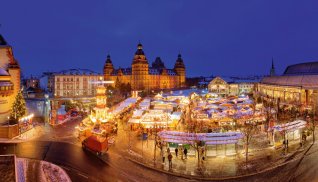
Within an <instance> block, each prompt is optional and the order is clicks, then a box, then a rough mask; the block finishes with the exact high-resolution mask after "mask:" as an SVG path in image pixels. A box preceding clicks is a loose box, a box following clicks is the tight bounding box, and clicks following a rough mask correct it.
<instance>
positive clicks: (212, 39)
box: [0, 0, 318, 76]
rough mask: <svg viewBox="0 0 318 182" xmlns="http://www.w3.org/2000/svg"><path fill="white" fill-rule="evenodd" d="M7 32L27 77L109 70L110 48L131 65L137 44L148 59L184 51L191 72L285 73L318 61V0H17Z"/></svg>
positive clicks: (4, 6)
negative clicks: (273, 69) (289, 67)
mask: <svg viewBox="0 0 318 182" xmlns="http://www.w3.org/2000/svg"><path fill="white" fill-rule="evenodd" d="M0 24H2V27H1V28H0V33H1V34H2V35H3V36H4V37H5V38H6V40H7V42H9V43H10V44H11V45H12V46H13V47H14V54H15V57H16V58H17V59H18V60H19V62H20V65H21V67H22V69H23V72H24V74H25V75H30V74H34V75H36V74H40V73H42V72H44V71H58V70H62V69H67V68H88V69H91V70H94V71H97V72H102V67H103V64H104V61H105V58H106V55H107V54H108V53H110V54H111V57H112V60H113V63H114V65H115V66H116V67H118V66H121V67H129V66H130V64H131V62H132V58H133V55H134V52H135V50H136V46H137V44H138V41H139V40H140V41H141V43H142V44H143V46H144V51H145V54H146V56H147V58H148V61H149V62H152V61H154V59H155V57H156V56H160V57H161V58H162V60H163V61H164V62H165V64H166V66H168V67H173V65H174V63H175V60H176V58H177V54H178V52H179V51H180V52H181V54H182V56H183V59H184V62H185V64H186V67H187V75H188V76H199V75H204V76H208V75H212V74H213V75H254V74H267V73H268V72H269V69H270V65H271V59H272V57H274V61H275V65H276V68H277V72H278V73H282V72H283V71H284V69H285V67H286V66H287V65H289V64H294V63H299V62H307V61H314V60H318V1H314V0H312V1H311V0H306V1H293V0H287V1H277V0H263V1H261V0H206V1H204V0H160V1H151V0H144V1H138V0H136V1H120V0H92V1H87V0H85V1H84V0H72V1H71V0H54V1H48V0H27V1H26V0H20V1H19V0H16V1H13V0H10V1H2V2H1V7H0Z"/></svg>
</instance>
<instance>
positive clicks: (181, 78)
mask: <svg viewBox="0 0 318 182" xmlns="http://www.w3.org/2000/svg"><path fill="white" fill-rule="evenodd" d="M174 71H175V72H176V73H177V74H178V82H179V83H178V86H179V87H184V86H185V81H186V79H185V77H186V73H185V65H184V63H183V59H182V57H181V54H178V59H177V61H176V63H175V65H174Z"/></svg>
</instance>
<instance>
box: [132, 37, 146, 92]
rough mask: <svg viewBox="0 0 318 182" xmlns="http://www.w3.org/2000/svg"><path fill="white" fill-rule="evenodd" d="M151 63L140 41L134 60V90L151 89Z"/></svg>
mask: <svg viewBox="0 0 318 182" xmlns="http://www.w3.org/2000/svg"><path fill="white" fill-rule="evenodd" d="M148 82H149V64H148V60H147V58H146V56H145V54H144V51H143V50H142V44H141V43H139V44H138V46H137V51H136V52H135V56H134V59H133V62H132V84H131V87H132V89H133V90H149V84H148Z"/></svg>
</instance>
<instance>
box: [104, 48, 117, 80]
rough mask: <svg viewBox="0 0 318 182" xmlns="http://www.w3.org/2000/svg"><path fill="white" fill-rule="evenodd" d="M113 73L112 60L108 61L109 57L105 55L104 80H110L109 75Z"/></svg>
mask: <svg viewBox="0 0 318 182" xmlns="http://www.w3.org/2000/svg"><path fill="white" fill-rule="evenodd" d="M113 71H114V66H113V63H112V60H111V59H110V55H109V54H108V55H107V59H106V61H105V65H104V70H103V72H104V80H111V79H110V75H111V74H112V73H113Z"/></svg>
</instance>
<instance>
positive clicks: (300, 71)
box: [284, 62, 318, 75]
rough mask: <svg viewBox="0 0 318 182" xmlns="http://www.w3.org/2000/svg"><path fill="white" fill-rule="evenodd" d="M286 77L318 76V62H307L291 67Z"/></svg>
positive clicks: (287, 69)
mask: <svg viewBox="0 0 318 182" xmlns="http://www.w3.org/2000/svg"><path fill="white" fill-rule="evenodd" d="M284 75H318V62H307V63H300V64H294V65H290V66H288V67H287V68H286V70H285V72H284Z"/></svg>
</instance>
